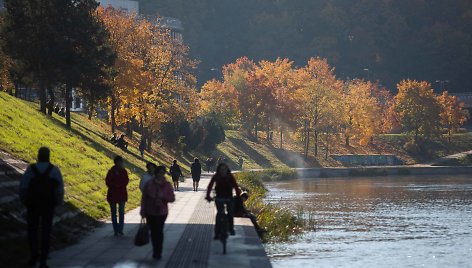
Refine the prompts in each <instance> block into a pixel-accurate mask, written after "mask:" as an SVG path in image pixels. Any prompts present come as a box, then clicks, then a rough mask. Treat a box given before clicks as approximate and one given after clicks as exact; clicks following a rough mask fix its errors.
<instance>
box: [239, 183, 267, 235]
mask: <svg viewBox="0 0 472 268" xmlns="http://www.w3.org/2000/svg"><path fill="white" fill-rule="evenodd" d="M248 198H249V196H248V194H247V193H246V192H242V193H241V194H240V195H236V196H234V197H233V208H234V216H235V217H240V218H249V219H250V220H251V222H252V224H253V225H254V228H255V229H256V232H257V234H258V235H259V237H260V238H262V235H263V234H264V230H263V229H262V228H261V227H260V226H259V224H258V223H257V217H256V215H254V214H253V213H252V212H251V211H249V210H248V209H247V208H246V206H245V205H244V202H246V201H247V199H248Z"/></svg>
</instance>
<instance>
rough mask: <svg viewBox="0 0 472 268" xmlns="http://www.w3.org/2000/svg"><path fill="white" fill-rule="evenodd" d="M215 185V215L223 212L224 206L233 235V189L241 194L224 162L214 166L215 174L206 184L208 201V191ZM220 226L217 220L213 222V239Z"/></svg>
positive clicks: (230, 231)
mask: <svg viewBox="0 0 472 268" xmlns="http://www.w3.org/2000/svg"><path fill="white" fill-rule="evenodd" d="M214 184H216V185H215V192H216V198H215V205H216V210H217V211H218V212H217V215H221V214H224V211H225V206H226V211H227V217H228V222H229V226H228V227H229V233H230V234H231V235H234V234H235V233H234V218H233V189H234V190H235V191H236V195H238V196H239V195H240V194H241V189H240V188H239V186H238V183H237V182H236V179H235V178H234V176H233V174H231V171H230V170H229V168H228V166H227V165H226V164H225V163H221V164H219V165H218V167H217V168H216V173H215V175H214V176H213V177H212V178H211V181H210V183H209V184H208V188H207V194H206V199H207V200H208V201H210V200H211V197H210V193H211V190H212V189H213V185H214ZM219 230H220V226H219V221H216V223H215V237H214V238H215V239H219V236H218V235H219V233H220V231H219Z"/></svg>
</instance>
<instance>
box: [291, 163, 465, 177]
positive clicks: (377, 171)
mask: <svg viewBox="0 0 472 268" xmlns="http://www.w3.org/2000/svg"><path fill="white" fill-rule="evenodd" d="M296 171H297V172H298V175H299V176H300V177H301V178H326V177H356V176H406V175H446V174H447V175H458V174H472V166H464V167H455V166H442V167H441V166H420V165H418V166H381V167H339V168H297V169H296Z"/></svg>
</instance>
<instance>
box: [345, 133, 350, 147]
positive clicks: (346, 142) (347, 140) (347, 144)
mask: <svg viewBox="0 0 472 268" xmlns="http://www.w3.org/2000/svg"><path fill="white" fill-rule="evenodd" d="M345 144H346V146H350V142H349V136H348V135H346V141H345Z"/></svg>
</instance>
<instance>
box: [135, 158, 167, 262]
mask: <svg viewBox="0 0 472 268" xmlns="http://www.w3.org/2000/svg"><path fill="white" fill-rule="evenodd" d="M165 174H166V168H165V167H164V166H158V167H156V169H155V176H154V177H153V178H152V179H151V180H149V181H148V182H147V183H146V184H145V185H144V188H143V196H142V198H141V217H145V218H146V222H147V225H148V226H149V229H150V230H151V242H152V249H153V254H152V257H153V258H154V259H156V260H159V259H161V256H162V244H163V242H164V222H165V221H166V218H167V214H168V213H169V209H168V207H167V203H169V202H174V201H175V195H174V190H173V188H172V185H171V184H170V182H168V181H166V178H165Z"/></svg>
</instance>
